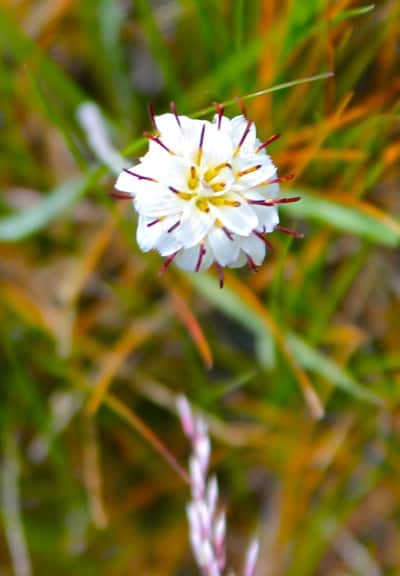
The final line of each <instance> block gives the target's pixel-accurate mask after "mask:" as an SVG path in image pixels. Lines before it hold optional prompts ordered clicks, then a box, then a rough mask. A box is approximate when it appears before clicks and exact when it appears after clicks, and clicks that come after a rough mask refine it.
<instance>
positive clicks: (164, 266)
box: [158, 250, 179, 276]
mask: <svg viewBox="0 0 400 576" xmlns="http://www.w3.org/2000/svg"><path fill="white" fill-rule="evenodd" d="M178 252H179V250H177V251H176V252H174V253H173V254H171V255H170V256H168V258H166V259H165V260H164V262H163V263H162V265H161V268H160V270H159V272H158V275H159V276H163V274H165V272H166V271H167V268H168V266H169V265H170V264H171V263H172V262H173V261H174V259H175V257H176V255H177V254H178Z"/></svg>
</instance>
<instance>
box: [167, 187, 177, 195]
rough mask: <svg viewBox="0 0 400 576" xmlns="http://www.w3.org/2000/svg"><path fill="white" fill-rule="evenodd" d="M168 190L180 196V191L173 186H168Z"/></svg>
mask: <svg viewBox="0 0 400 576" xmlns="http://www.w3.org/2000/svg"><path fill="white" fill-rule="evenodd" d="M168 190H171V192H173V193H174V194H180V191H179V190H178V189H177V188H174V187H173V186H168Z"/></svg>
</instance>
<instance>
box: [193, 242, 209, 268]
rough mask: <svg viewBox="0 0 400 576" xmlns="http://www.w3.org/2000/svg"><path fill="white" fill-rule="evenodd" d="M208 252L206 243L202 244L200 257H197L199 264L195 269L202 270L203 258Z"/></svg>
mask: <svg viewBox="0 0 400 576" xmlns="http://www.w3.org/2000/svg"><path fill="white" fill-rule="evenodd" d="M206 252H207V250H206V249H205V247H204V244H200V250H199V257H198V258H197V264H196V268H195V271H196V272H198V271H199V270H200V267H201V264H202V262H203V258H204V255H205V253H206Z"/></svg>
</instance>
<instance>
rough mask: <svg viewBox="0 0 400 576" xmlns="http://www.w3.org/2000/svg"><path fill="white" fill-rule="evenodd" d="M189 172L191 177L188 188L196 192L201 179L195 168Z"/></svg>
mask: <svg viewBox="0 0 400 576" xmlns="http://www.w3.org/2000/svg"><path fill="white" fill-rule="evenodd" d="M189 172H190V176H189V179H188V186H189V188H190V189H191V190H194V189H195V188H197V186H198V184H199V177H198V175H197V170H196V168H195V166H191V167H190V171H189Z"/></svg>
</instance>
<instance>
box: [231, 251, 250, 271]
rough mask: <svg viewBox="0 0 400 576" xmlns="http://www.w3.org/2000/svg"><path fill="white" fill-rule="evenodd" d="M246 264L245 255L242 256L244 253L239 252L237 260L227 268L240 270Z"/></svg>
mask: <svg viewBox="0 0 400 576" xmlns="http://www.w3.org/2000/svg"><path fill="white" fill-rule="evenodd" d="M246 264H247V258H246V255H245V254H244V252H242V251H241V252H240V254H239V256H238V258H237V260H235V261H234V262H232V264H229V268H241V267H242V266H245V265H246Z"/></svg>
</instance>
